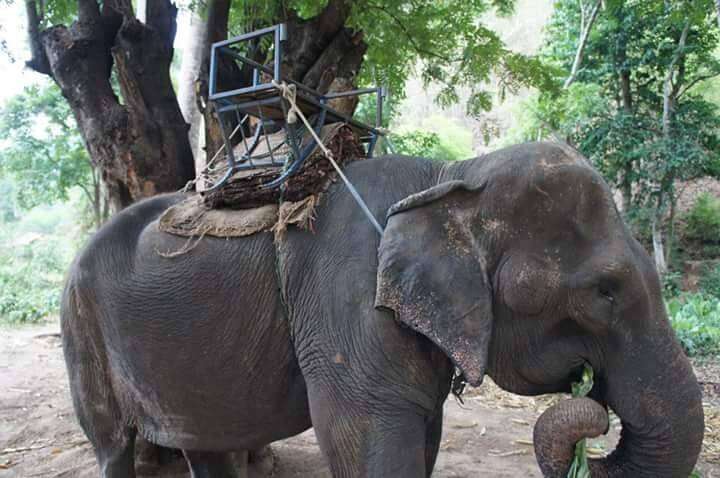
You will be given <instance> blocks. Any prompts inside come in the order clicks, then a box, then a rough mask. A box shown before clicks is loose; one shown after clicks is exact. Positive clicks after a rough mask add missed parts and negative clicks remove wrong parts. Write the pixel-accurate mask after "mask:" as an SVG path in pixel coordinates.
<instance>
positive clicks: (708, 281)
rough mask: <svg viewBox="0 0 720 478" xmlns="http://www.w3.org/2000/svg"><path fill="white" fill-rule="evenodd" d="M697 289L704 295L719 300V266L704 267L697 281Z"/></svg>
mask: <svg viewBox="0 0 720 478" xmlns="http://www.w3.org/2000/svg"><path fill="white" fill-rule="evenodd" d="M698 287H699V289H700V290H701V291H702V292H704V293H705V294H708V295H712V296H714V297H716V298H720V264H716V265H715V266H706V267H705V269H704V270H703V273H702V275H701V276H700V280H699V281H698Z"/></svg>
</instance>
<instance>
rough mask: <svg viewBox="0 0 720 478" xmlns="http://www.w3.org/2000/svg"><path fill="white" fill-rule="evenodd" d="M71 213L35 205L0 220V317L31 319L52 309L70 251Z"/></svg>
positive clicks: (73, 216) (60, 206) (73, 248)
mask: <svg viewBox="0 0 720 478" xmlns="http://www.w3.org/2000/svg"><path fill="white" fill-rule="evenodd" d="M76 217H77V214H76V211H75V208H74V207H72V206H70V205H68V204H57V205H54V206H41V207H37V208H34V209H32V210H30V211H27V212H25V213H24V214H23V215H22V217H20V218H18V219H16V220H13V221H11V222H7V223H0V238H1V240H0V322H6V323H28V322H37V321H39V320H41V319H43V318H45V317H47V316H48V315H53V314H57V313H58V306H59V300H60V292H61V288H62V282H63V277H64V275H65V272H66V271H67V268H68V266H69V264H70V261H71V259H72V257H73V255H74V254H75V251H76V248H77V245H78V243H77V241H76V240H74V239H73V238H75V237H77V236H78V233H79V232H80V231H78V229H77V226H75V225H74V224H73V223H74V221H75V220H76Z"/></svg>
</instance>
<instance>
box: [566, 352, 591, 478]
mask: <svg viewBox="0 0 720 478" xmlns="http://www.w3.org/2000/svg"><path fill="white" fill-rule="evenodd" d="M593 376H594V372H593V369H592V367H591V366H590V365H589V364H585V367H584V369H583V373H582V379H581V380H580V381H579V382H574V383H573V384H572V386H571V388H572V396H573V398H579V397H585V396H587V394H588V393H590V390H592V388H593ZM567 478H590V467H589V465H588V459H587V443H586V440H585V439H582V440H580V441H579V442H578V443H577V444H576V445H575V458H574V459H573V462H572V464H571V465H570V470H569V471H568V475H567Z"/></svg>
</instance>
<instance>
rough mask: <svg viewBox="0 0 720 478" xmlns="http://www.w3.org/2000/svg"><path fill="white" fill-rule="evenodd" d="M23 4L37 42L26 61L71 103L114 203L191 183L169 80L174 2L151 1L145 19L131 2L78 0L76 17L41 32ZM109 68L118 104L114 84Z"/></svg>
mask: <svg viewBox="0 0 720 478" xmlns="http://www.w3.org/2000/svg"><path fill="white" fill-rule="evenodd" d="M27 5H28V7H27V8H28V10H29V15H28V21H29V24H28V33H29V35H30V43H31V45H36V47H33V48H31V52H32V54H33V58H32V59H31V60H30V61H29V62H28V64H29V65H30V66H31V67H32V68H34V69H35V70H36V71H38V72H41V73H45V74H47V75H49V76H50V77H52V79H53V80H54V81H55V82H56V83H57V84H58V86H59V87H60V89H61V90H62V93H63V96H65V98H66V99H67V100H68V102H69V104H70V107H71V108H72V111H73V114H74V116H75V118H76V120H77V123H78V126H79V128H80V132H81V134H82V137H83V139H84V141H85V144H86V147H87V149H88V151H89V153H90V157H91V159H92V161H93V165H94V166H95V167H96V168H99V170H100V171H101V174H102V178H103V182H104V184H105V186H106V188H105V190H106V192H107V194H108V199H109V202H110V205H111V208H112V209H113V210H114V211H117V210H120V209H122V208H124V207H126V206H128V205H129V204H131V203H132V202H134V201H137V200H139V199H142V198H145V197H148V196H152V195H154V194H158V193H161V192H168V191H175V190H177V189H178V188H180V187H182V186H183V185H184V184H185V183H186V182H187V181H189V180H191V179H192V178H193V177H194V172H193V158H192V152H191V150H190V144H189V142H188V139H187V125H186V124H185V121H184V120H183V117H182V115H181V113H180V109H179V108H178V105H177V100H176V98H175V93H174V91H173V87H172V83H171V81H170V62H171V60H172V55H173V49H172V42H173V39H174V37H175V16H176V14H177V9H176V8H175V6H173V5H172V4H171V3H170V1H169V0H156V1H153V2H149V4H148V9H147V16H146V24H143V23H141V22H140V21H139V20H138V19H137V18H135V15H134V13H133V10H132V5H131V3H130V1H129V0H108V1H105V2H104V3H103V6H102V10H101V8H100V6H99V5H98V3H97V2H96V1H95V0H78V20H77V21H76V22H74V23H73V24H72V25H71V26H69V27H66V26H64V25H58V26H53V27H51V28H49V29H47V30H45V31H40V28H39V25H40V22H41V20H42V19H41V18H40V17H39V15H38V10H37V8H36V7H37V5H35V4H34V2H28V3H27ZM44 65H47V68H45V67H44ZM113 70H115V72H116V73H117V78H118V80H119V83H120V90H121V92H122V93H121V94H122V101H121V100H120V99H119V98H118V97H117V95H116V94H115V92H114V91H113V88H112V86H111V82H110V76H111V72H112V71H113Z"/></svg>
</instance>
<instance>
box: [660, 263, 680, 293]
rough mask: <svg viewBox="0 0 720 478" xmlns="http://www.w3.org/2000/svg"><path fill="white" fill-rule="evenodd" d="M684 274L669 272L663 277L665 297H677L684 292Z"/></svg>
mask: <svg viewBox="0 0 720 478" xmlns="http://www.w3.org/2000/svg"><path fill="white" fill-rule="evenodd" d="M682 277H683V274H682V272H679V271H672V270H671V271H668V272H666V273H665V274H663V276H662V288H663V296H664V297H668V298H671V297H677V296H679V295H680V293H681V291H682Z"/></svg>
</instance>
